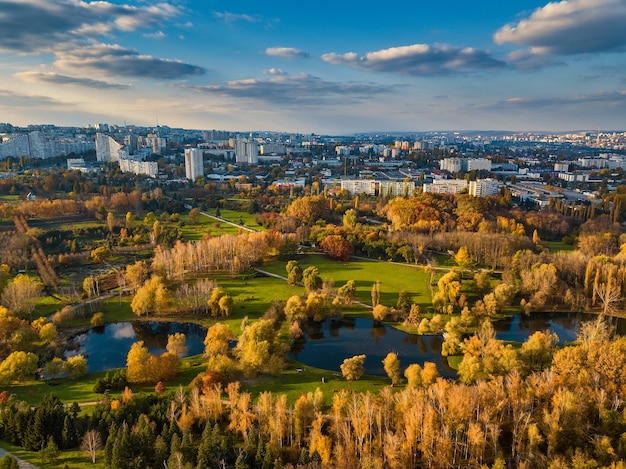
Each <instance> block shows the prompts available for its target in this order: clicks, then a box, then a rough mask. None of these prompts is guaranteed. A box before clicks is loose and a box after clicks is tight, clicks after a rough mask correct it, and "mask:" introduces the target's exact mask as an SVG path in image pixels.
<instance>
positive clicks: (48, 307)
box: [33, 296, 63, 319]
mask: <svg viewBox="0 0 626 469" xmlns="http://www.w3.org/2000/svg"><path fill="white" fill-rule="evenodd" d="M62 307H63V303H62V301H61V300H60V299H59V298H56V297H54V296H44V297H43V298H41V299H40V300H39V301H38V302H37V304H36V305H35V311H33V319H37V318H41V317H47V316H50V315H51V314H54V313H56V312H57V311H58V310H60V309H61V308H62Z"/></svg>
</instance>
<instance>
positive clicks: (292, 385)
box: [241, 361, 391, 407]
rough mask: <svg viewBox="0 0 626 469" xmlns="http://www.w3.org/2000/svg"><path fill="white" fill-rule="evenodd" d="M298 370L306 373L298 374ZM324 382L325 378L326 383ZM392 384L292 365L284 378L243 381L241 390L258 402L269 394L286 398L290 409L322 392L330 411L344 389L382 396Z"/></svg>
mask: <svg viewBox="0 0 626 469" xmlns="http://www.w3.org/2000/svg"><path fill="white" fill-rule="evenodd" d="M298 369H300V370H302V372H298V371H297V370H298ZM322 378H324V382H323V383H322ZM390 384H391V382H390V380H389V378H387V377H383V376H367V375H364V376H362V377H361V379H359V380H357V381H347V380H346V379H345V378H343V377H342V376H341V375H340V374H339V373H336V372H333V371H329V370H322V369H319V368H313V367H310V366H307V365H303V364H301V363H298V362H295V361H290V362H289V368H288V369H287V370H285V371H283V372H282V373H281V374H280V376H259V377H255V378H250V379H244V380H242V381H241V388H242V390H244V391H247V392H249V393H250V394H252V396H253V397H254V398H255V399H256V398H257V397H258V395H259V394H260V393H262V392H265V391H270V392H272V393H273V394H275V395H280V394H286V395H287V401H288V402H289V405H290V406H293V404H294V403H295V402H296V400H297V399H298V398H299V397H300V396H301V395H302V394H306V393H308V392H314V391H315V390H316V389H317V388H319V389H320V390H321V391H322V392H323V393H324V402H325V404H326V406H328V407H329V406H330V405H331V404H332V400H333V394H334V393H335V392H336V391H338V390H340V389H346V390H348V391H351V392H363V393H364V392H367V391H370V392H373V393H374V394H378V392H379V391H380V390H381V389H382V388H383V387H385V386H389V385H390Z"/></svg>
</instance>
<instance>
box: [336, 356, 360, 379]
mask: <svg viewBox="0 0 626 469" xmlns="http://www.w3.org/2000/svg"><path fill="white" fill-rule="evenodd" d="M365 358H366V357H365V355H355V356H353V357H352V358H346V359H345V360H344V361H343V363H342V364H341V365H340V369H341V374H342V375H343V377H344V378H346V379H347V380H348V381H356V380H358V379H359V378H360V377H361V376H363V373H364V372H365V366H364V365H365Z"/></svg>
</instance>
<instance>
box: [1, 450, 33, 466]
mask: <svg viewBox="0 0 626 469" xmlns="http://www.w3.org/2000/svg"><path fill="white" fill-rule="evenodd" d="M6 454H11V453H9V452H8V451H6V450H4V449H2V448H0V459H1V458H3V457H4V456H5V455H6ZM11 456H13V457H14V458H15V459H17V464H18V465H19V466H20V468H21V469H39V468H38V467H37V466H33V465H32V464H31V463H29V462H26V461H24V460H23V459H20V458H18V457H17V456H15V455H13V454H11Z"/></svg>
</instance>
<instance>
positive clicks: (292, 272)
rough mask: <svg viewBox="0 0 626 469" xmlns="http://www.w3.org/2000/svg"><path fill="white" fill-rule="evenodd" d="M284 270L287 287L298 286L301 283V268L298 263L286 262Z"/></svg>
mask: <svg viewBox="0 0 626 469" xmlns="http://www.w3.org/2000/svg"><path fill="white" fill-rule="evenodd" d="M285 270H286V271H287V283H289V285H298V284H299V283H301V282H302V268H301V267H300V264H298V261H294V260H291V261H289V262H287V265H286V266H285Z"/></svg>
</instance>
